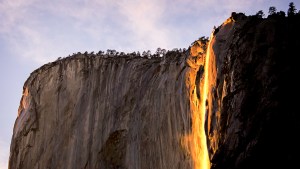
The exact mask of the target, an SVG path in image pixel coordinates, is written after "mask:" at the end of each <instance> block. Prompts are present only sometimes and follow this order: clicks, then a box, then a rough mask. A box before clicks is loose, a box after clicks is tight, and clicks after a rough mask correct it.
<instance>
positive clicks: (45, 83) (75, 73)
mask: <svg viewBox="0 0 300 169" xmlns="http://www.w3.org/2000/svg"><path fill="white" fill-rule="evenodd" d="M189 57H190V56H189V52H188V51H186V52H181V53H180V52H169V53H168V54H167V56H166V58H165V59H163V58H153V59H147V58H130V57H119V58H111V57H109V58H103V57H100V56H95V55H91V56H83V55H78V56H75V57H70V58H65V59H62V60H59V61H56V62H54V63H51V64H48V65H45V66H43V67H41V68H40V69H38V70H36V71H34V72H33V73H32V74H31V76H30V77H29V78H28V80H27V81H26V82H25V85H24V93H23V97H22V99H21V104H20V108H19V116H18V118H17V119H16V122H15V126H14V134H13V138H12V143H11V154H10V162H9V168H11V169H16V168H32V169H40V168H64V169H68V168H69V169H75V168H78V169H79V168H80V169H81V168H103V169H115V168H143V169H147V168H149V169H153V168H157V169H166V168H180V169H184V168H192V166H193V161H192V159H191V157H190V152H189V151H188V150H186V149H185V145H184V143H183V138H184V136H186V135H188V134H190V132H191V114H190V112H191V110H190V109H191V107H190V105H191V104H192V103H190V99H189V98H190V93H189V92H191V90H190V89H189V88H190V87H191V86H195V78H192V77H191V75H195V76H196V73H195V74H191V75H190V72H191V71H193V72H195V69H197V66H196V67H195V65H193V64H192V62H196V61H194V60H191V59H189ZM187 60H188V61H189V63H187V62H186V61H187ZM191 66H193V67H191ZM188 77H189V78H188ZM190 77H191V78H192V79H190ZM193 80H194V81H193Z"/></svg>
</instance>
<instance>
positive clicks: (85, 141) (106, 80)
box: [9, 13, 300, 169]
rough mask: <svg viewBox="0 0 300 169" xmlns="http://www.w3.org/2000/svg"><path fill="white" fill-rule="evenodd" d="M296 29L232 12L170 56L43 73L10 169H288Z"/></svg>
mask: <svg viewBox="0 0 300 169" xmlns="http://www.w3.org/2000/svg"><path fill="white" fill-rule="evenodd" d="M299 30H300V17H299V15H298V16H293V17H282V16H273V17H269V18H267V19H262V18H258V17H256V16H245V15H243V14H236V13H233V14H232V16H231V17H230V18H229V19H227V20H226V21H225V22H224V23H223V24H222V25H220V26H219V27H218V28H216V29H215V30H214V31H213V33H212V35H211V37H210V39H209V42H208V41H207V40H206V39H199V40H197V41H195V42H194V43H193V44H192V45H191V46H190V47H189V49H188V50H184V51H168V52H167V53H166V54H164V56H163V57H152V58H151V59H149V58H146V57H136V55H130V54H129V55H122V56H119V57H113V56H111V55H109V54H102V53H98V54H86V53H85V54H75V55H73V56H71V57H67V58H63V59H60V60H57V61H55V62H52V63H49V64H46V65H44V66H42V67H41V68H39V69H37V70H35V71H34V72H32V74H31V75H30V77H29V78H28V79H27V81H26V82H25V84H24V88H23V96H22V99H21V102H20V107H19V112H18V117H17V119H16V122H15V126H14V133H13V137H12V142H11V153H10V159H9V168H10V169H27V168H32V169H40V168H52V169H54V168H64V169H74V168H78V169H79V168H80V169H81V168H87V169H91V168H101V169H116V168H120V169H122V168H128V169H148V168H149V169H153V168H155V169H175V168H180V169H191V168H195V169H200V168H201V169H204V168H205V169H208V168H212V169H221V168H222V169H245V168H249V169H250V168H270V167H275V166H277V167H282V168H291V167H293V166H295V164H297V159H298V158H299V155H298V152H299V148H298V147H299V146H297V144H298V143H299V141H300V140H299V139H297V137H295V135H296V133H298V132H299V131H300V127H299V126H300V125H299V124H297V123H298V122H297V121H298V119H299V113H297V100H296V99H294V98H293V97H291V95H295V96H297V95H298V93H297V92H298V89H297V85H296V84H297V83H296V82H295V81H294V79H295V77H297V73H296V72H297V70H296V67H297V62H296V59H297V57H298V56H299V52H298V50H299V48H300V33H299Z"/></svg>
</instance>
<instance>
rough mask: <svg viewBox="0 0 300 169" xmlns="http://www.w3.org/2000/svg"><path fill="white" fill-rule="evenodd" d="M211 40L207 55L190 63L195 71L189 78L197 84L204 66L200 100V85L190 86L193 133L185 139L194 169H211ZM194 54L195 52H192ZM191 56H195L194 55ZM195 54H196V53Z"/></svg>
mask: <svg viewBox="0 0 300 169" xmlns="http://www.w3.org/2000/svg"><path fill="white" fill-rule="evenodd" d="M211 39H212V36H211V38H210V41H209V44H208V47H207V51H206V55H205V57H204V55H203V56H202V57H199V59H198V60H197V61H196V63H191V62H190V61H188V64H189V65H192V66H193V65H194V68H195V69H191V70H190V71H189V72H188V77H189V80H190V82H195V77H196V74H197V71H199V66H200V65H204V75H202V79H201V80H200V95H201V96H200V99H199V98H198V97H197V94H196V92H195V91H196V90H197V88H199V86H197V85H199V84H195V83H194V84H191V83H190V84H189V87H190V100H191V103H190V106H191V112H192V133H191V134H190V135H188V136H186V137H185V138H184V139H185V140H184V141H185V143H184V144H185V146H186V147H188V149H189V153H190V154H191V156H192V159H193V163H194V169H209V168H210V161H209V156H208V151H207V143H206V142H207V141H206V134H205V127H204V125H205V114H206V100H207V98H208V93H209V92H208V91H209V85H210V82H209V81H210V78H209V76H210V71H211V70H210V69H211V68H210V64H211V63H212V62H214V60H213V59H211V58H210V55H211V44H210V42H211ZM192 48H194V49H191V50H195V51H196V53H198V52H199V50H200V51H201V50H202V49H201V47H197V46H193V47H192ZM192 53H193V52H192ZM192 53H191V55H192V56H193V54H192ZM194 53H195V52H194Z"/></svg>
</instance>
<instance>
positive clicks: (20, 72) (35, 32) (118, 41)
mask: <svg viewBox="0 0 300 169" xmlns="http://www.w3.org/2000/svg"><path fill="white" fill-rule="evenodd" d="M289 2H294V3H295V5H296V8H297V9H298V7H299V8H300V0H294V1H286V0H51V1H49V0H0V77H1V82H0V93H1V96H0V169H6V168H7V162H8V158H9V146H10V141H11V137H12V132H13V124H14V121H15V119H16V117H17V110H18V106H19V102H20V99H21V96H22V88H23V84H24V82H25V80H26V79H27V78H28V76H29V75H30V73H31V72H32V71H33V70H35V69H36V68H38V67H40V66H42V65H43V64H45V63H48V62H50V61H54V60H55V59H56V58H58V57H65V56H68V55H69V54H72V53H77V52H79V51H80V52H84V51H89V52H90V51H95V52H98V51H99V50H103V51H106V49H116V50H118V51H124V52H133V51H143V50H148V49H150V50H151V51H155V49H156V48H157V47H161V48H165V49H173V48H188V46H189V45H190V44H191V43H192V42H193V41H194V40H196V39H198V38H199V37H201V36H209V35H210V33H211V31H212V28H213V26H219V25H220V24H221V23H222V22H223V21H224V20H225V19H227V18H228V17H229V16H230V14H231V12H233V11H235V12H243V13H245V14H246V15H254V14H255V13H256V12H257V11H259V10H263V11H264V13H265V14H266V15H267V12H268V8H269V7H270V6H275V7H276V8H277V10H278V11H279V10H283V11H285V12H286V11H287V9H288V4H289Z"/></svg>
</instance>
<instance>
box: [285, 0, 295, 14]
mask: <svg viewBox="0 0 300 169" xmlns="http://www.w3.org/2000/svg"><path fill="white" fill-rule="evenodd" d="M296 11H297V9H296V7H295V5H294V3H293V2H291V3H290V4H289V9H288V11H287V15H288V16H294V15H295V13H296Z"/></svg>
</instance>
